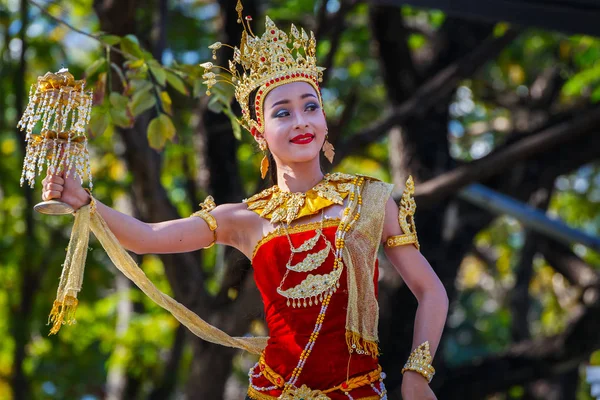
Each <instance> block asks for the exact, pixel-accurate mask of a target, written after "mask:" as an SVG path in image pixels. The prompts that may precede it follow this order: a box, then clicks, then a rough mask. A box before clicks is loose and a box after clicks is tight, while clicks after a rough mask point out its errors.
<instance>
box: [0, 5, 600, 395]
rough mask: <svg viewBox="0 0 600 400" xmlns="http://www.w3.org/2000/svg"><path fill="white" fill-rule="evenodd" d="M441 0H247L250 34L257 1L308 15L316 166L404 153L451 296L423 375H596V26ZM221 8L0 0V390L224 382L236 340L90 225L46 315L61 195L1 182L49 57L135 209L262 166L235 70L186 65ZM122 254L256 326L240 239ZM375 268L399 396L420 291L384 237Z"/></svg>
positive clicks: (471, 381) (200, 389) (599, 109)
mask: <svg viewBox="0 0 600 400" xmlns="http://www.w3.org/2000/svg"><path fill="white" fill-rule="evenodd" d="M407 3H410V4H407ZM444 3H448V4H451V2H439V6H438V5H437V3H436V2H435V1H428V2H423V3H419V2H418V1H413V2H401V1H397V2H395V3H394V2H391V1H390V2H386V3H383V2H382V3H379V2H373V3H370V2H367V1H365V0H316V1H315V2H312V1H308V0H286V1H283V0H273V1H258V0H246V1H245V2H244V6H245V11H244V14H245V15H251V16H252V18H253V29H254V31H255V32H256V33H257V34H260V33H262V32H263V31H264V16H265V15H266V14H268V15H269V16H270V17H271V18H272V19H273V20H274V21H275V22H276V23H277V24H278V26H279V27H280V28H281V29H284V30H288V29H289V25H290V23H295V24H296V25H298V26H302V27H304V28H305V29H307V30H313V31H314V32H315V34H316V36H317V40H318V54H317V56H318V59H319V61H320V63H319V64H320V65H322V66H324V67H326V68H327V70H326V72H325V82H324V83H323V87H324V89H323V97H324V100H325V102H326V106H325V108H326V112H327V117H328V123H329V132H330V137H331V139H332V141H333V144H334V145H335V147H336V161H335V164H334V165H333V166H330V165H329V164H323V165H325V166H326V168H327V169H328V170H330V169H331V170H335V171H343V172H347V173H361V174H365V175H370V176H374V177H377V178H380V179H383V180H385V181H388V182H393V183H395V184H396V190H397V193H396V194H397V195H398V194H400V193H401V191H402V189H403V187H404V181H405V179H406V177H407V175H408V174H409V173H410V174H412V175H413V176H414V178H415V181H416V186H417V195H416V200H417V206H418V209H417V215H416V222H417V228H418V232H419V237H420V242H421V251H422V252H423V254H424V255H425V257H426V258H427V259H428V260H429V262H430V263H431V264H432V265H433V267H434V269H435V270H436V272H437V273H438V274H439V276H440V278H441V279H442V281H443V282H444V284H445V286H446V289H447V291H448V294H449V297H450V301H451V308H450V314H449V318H448V323H447V327H446V330H445V332H444V337H443V343H442V347H441V348H440V351H439V353H438V356H437V357H436V363H435V366H436V369H437V371H438V372H437V374H436V377H435V379H434V380H433V382H432V386H433V388H434V389H435V391H436V393H437V394H438V397H439V398H440V399H461V400H469V399H494V400H503V399H578V400H584V399H591V398H592V397H591V395H590V387H589V386H588V384H587V383H586V379H585V378H586V373H585V371H586V369H585V367H586V366H587V365H588V364H590V363H592V364H594V363H597V364H599V365H600V357H597V356H596V355H595V354H594V351H595V350H596V349H600V334H599V331H600V292H599V290H600V279H599V278H600V276H599V269H600V255H599V251H600V245H599V239H598V236H599V229H600V163H599V160H600V138H599V137H598V130H599V128H600V103H599V100H600V63H599V60H600V39H598V38H596V37H594V36H591V35H593V34H594V31H593V29H594V27H593V26H592V25H590V24H588V23H587V22H589V21H590V20H592V21H598V18H597V17H598V16H600V14H599V11H598V8H597V6H595V5H594V2H591V1H583V0H580V1H578V2H574V3H579V4H580V7H579V8H577V7H575V8H574V9H570V10H569V2H567V1H564V2H556V1H551V2H550V1H547V2H546V4H544V2H521V3H520V4H522V5H525V4H526V3H527V4H530V3H537V6H535V7H533V8H529V9H522V10H519V9H513V11H512V12H511V11H510V10H508V11H507V10H506V9H502V10H501V9H500V8H498V9H494V6H493V4H494V2H491V1H490V2H486V3H485V4H487V5H488V7H486V10H483V11H482V10H478V9H476V7H473V8H467V10H466V11H465V10H464V9H463V10H459V9H452V8H449V7H446V8H445V5H446V6H448V4H445V5H444ZM498 3H500V2H498ZM584 3H585V4H584ZM453 4H455V5H456V4H461V2H457V3H453ZM482 4H483V3H482ZM423 6H425V7H440V8H441V9H436V8H424V7H423ZM561 7H563V8H561ZM234 8H235V0H219V1H211V0H178V1H173V0H172V1H168V0H148V1H140V0H120V1H111V0H93V1H92V0H63V1H45V0H35V1H26V0H3V1H2V2H0V91H1V93H2V95H0V153H1V157H0V232H1V236H0V338H1V339H0V399H19V400H21V399H82V400H94V399H112V400H120V399H215V400H218V399H225V400H234V399H242V398H243V396H244V393H245V390H246V387H247V384H248V380H247V379H248V378H247V371H248V368H249V367H250V366H252V365H253V363H254V362H255V359H254V358H253V357H252V356H250V355H248V354H242V353H240V352H239V351H234V350H232V349H228V348H224V347H219V346H215V345H210V344H208V343H206V342H202V341H200V340H198V339H197V338H196V337H194V336H193V335H192V334H190V333H189V332H188V331H187V329H185V328H183V327H182V326H180V325H179V323H178V322H177V321H176V320H175V319H174V318H173V317H172V316H171V315H170V314H168V313H167V312H165V311H164V310H162V309H161V308H160V307H158V306H156V305H155V304H154V303H152V302H151V301H150V300H149V299H147V298H146V297H145V296H144V295H143V294H142V293H141V292H140V291H139V290H138V289H137V288H136V287H133V286H132V285H131V284H130V282H129V281H128V280H127V279H126V278H124V277H123V275H122V274H121V273H120V272H118V271H117V270H116V268H115V267H114V266H113V265H112V264H111V262H110V261H109V260H108V257H107V256H106V254H105V253H104V251H103V249H102V247H101V246H100V245H99V243H98V242H96V241H95V240H92V241H91V242H90V249H89V256H88V262H87V267H86V274H85V279H84V285H83V290H82V292H81V293H80V305H79V308H78V310H77V324H76V325H73V326H68V327H63V328H62V329H61V331H60V332H59V334H58V335H56V336H52V337H48V332H49V327H48V326H46V323H47V316H48V314H49V311H50V308H51V305H52V301H53V300H54V296H55V293H56V289H57V285H58V279H59V276H60V271H61V264H62V262H63V260H64V257H65V248H66V246H67V243H68V238H69V234H70V229H71V227H72V221H73V219H72V217H70V216H62V217H52V216H44V215H41V214H37V213H35V212H33V210H32V207H33V205H34V204H35V203H37V202H38V201H40V193H41V190H40V186H41V184H40V181H41V179H38V182H37V185H36V187H35V189H33V190H31V189H29V188H22V187H20V186H19V177H20V174H21V168H22V163H23V156H24V148H25V144H24V140H23V139H24V134H22V133H20V132H18V130H17V129H16V128H15V126H16V124H17V121H18V119H19V118H20V115H21V114H22V112H23V110H24V107H25V106H26V104H27V100H28V97H27V96H28V91H29V86H30V85H31V84H32V83H34V82H35V81H36V78H37V77H38V76H40V75H43V74H44V73H46V72H47V71H52V72H55V71H57V70H58V69H60V68H61V66H66V67H68V68H69V69H70V71H71V72H72V73H73V74H74V75H75V77H76V78H78V79H79V78H83V77H85V78H86V79H87V81H88V84H89V86H91V87H93V88H94V93H95V95H94V111H93V115H92V119H91V122H90V129H89V135H90V151H91V152H92V172H93V177H94V194H95V196H96V197H97V198H98V199H100V200H101V201H103V202H104V203H106V204H108V205H111V206H113V207H115V208H117V209H119V210H121V211H123V212H126V213H129V214H132V215H135V216H136V217H138V218H140V219H142V220H144V221H149V222H156V221H162V220H166V219H173V218H178V217H181V216H188V215H189V214H190V213H192V212H193V211H195V210H196V209H197V204H198V203H199V202H201V201H202V200H203V199H204V197H205V196H207V195H208V194H211V195H213V196H214V198H215V200H216V202H217V204H222V203H226V202H239V201H240V200H241V199H243V198H245V197H247V196H249V195H251V194H253V193H255V192H256V191H258V190H259V189H261V188H263V187H265V186H266V185H268V184H269V183H268V182H262V181H261V180H260V176H259V164H260V159H261V157H262V156H261V154H260V153H259V151H258V149H257V148H256V146H255V143H254V142H253V139H252V138H251V136H250V135H248V134H247V133H246V132H242V131H241V130H240V129H239V127H238V126H236V125H235V124H232V123H231V122H232V121H231V119H232V118H233V117H234V115H235V113H237V112H238V109H237V108H236V105H235V104H233V103H230V100H231V96H232V92H231V89H228V88H224V87H223V88H220V87H218V88H216V90H215V95H214V96H212V97H211V98H208V97H207V96H206V95H205V94H204V92H205V87H204V86H203V85H202V84H201V82H202V79H201V75H202V73H203V70H202V69H201V68H200V67H199V66H198V64H199V63H201V62H204V61H209V60H211V56H212V53H211V51H210V50H209V49H208V48H207V46H208V45H210V44H211V43H214V42H215V41H221V42H223V43H230V44H237V43H239V37H240V32H241V31H240V25H238V24H237V23H236V19H237V15H236V13H235V11H234ZM573 10H575V11H577V10H578V11H581V12H580V13H579V14H577V15H578V17H577V18H579V19H573V18H575V17H574V15H575V14H570V13H569V12H570V11H573ZM545 12H550V14H545ZM574 21H575V22H574ZM546 22H548V23H546ZM561 22H564V24H561ZM563 28H564V29H563ZM598 34H599V35H600V33H598ZM228 56H229V54H227V53H226V52H223V53H222V57H223V58H221V59H219V62H221V63H224V62H226V61H225V60H226V59H227V57H228ZM136 259H137V261H138V262H139V264H140V266H141V267H142V269H143V270H144V271H145V273H146V274H147V275H148V276H149V277H150V278H151V279H152V280H153V281H154V282H155V283H156V284H157V286H158V287H159V288H160V289H161V290H163V291H164V292H166V293H168V294H170V295H172V296H174V297H175V298H176V299H177V300H178V301H180V302H182V303H183V304H185V305H186V306H188V307H189V308H190V309H192V310H193V311H194V312H196V313H197V314H198V315H200V316H202V317H203V318H204V319H206V320H208V321H210V322H211V323H213V324H214V325H216V326H218V327H220V328H222V329H224V330H226V331H227V332H228V333H230V334H234V335H244V334H265V333H266V332H265V327H264V324H263V322H262V304H261V302H260V298H259V297H258V293H257V290H256V288H255V286H254V284H253V280H252V270H251V267H250V263H249V261H247V260H245V259H244V257H243V256H242V255H241V254H240V253H238V252H236V251H234V250H231V249H228V248H224V247H222V246H215V247H213V248H211V249H209V250H204V251H200V252H196V253H189V254H180V255H161V256H154V255H147V256H139V257H136ZM380 276H381V280H380V308H381V318H380V339H381V350H382V357H381V364H382V366H383V368H384V370H385V371H386V373H387V376H388V378H387V382H386V384H387V387H388V391H389V398H390V399H400V398H401V396H400V383H401V374H400V370H401V368H402V365H403V364H404V362H405V360H406V358H407V356H408V354H409V352H410V346H411V338H412V325H413V320H414V314H415V308H416V302H415V300H414V298H413V296H412V295H411V293H410V291H409V290H408V289H407V288H406V286H405V285H404V284H403V282H402V280H401V279H400V277H399V276H398V275H397V274H396V273H395V272H394V270H393V268H392V267H391V266H390V265H389V264H387V262H386V260H385V256H383V255H382V256H381V274H380ZM596 359H598V360H596Z"/></svg>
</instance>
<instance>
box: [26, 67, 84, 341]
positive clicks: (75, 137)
mask: <svg viewBox="0 0 600 400" xmlns="http://www.w3.org/2000/svg"><path fill="white" fill-rule="evenodd" d="M91 109H92V92H91V91H85V81H83V80H80V81H76V80H75V78H74V77H73V75H71V74H70V73H69V71H68V70H67V69H64V68H63V69H61V70H60V71H58V72H57V73H56V74H53V73H50V72H48V73H46V75H44V76H40V77H38V81H37V83H34V84H33V85H31V90H30V92H29V104H27V108H26V109H25V112H24V113H23V116H22V117H21V120H20V121H19V123H18V125H17V127H18V128H19V129H20V130H21V131H25V132H26V136H25V141H26V142H27V150H26V152H25V161H24V163H23V173H22V175H21V186H23V184H24V183H25V181H27V183H28V184H29V186H30V187H33V185H34V183H35V177H36V175H41V174H42V173H43V167H44V165H46V167H47V173H50V174H61V173H63V172H64V173H65V176H67V175H68V174H75V175H76V176H78V177H79V179H80V181H81V183H83V180H84V179H87V181H88V182H89V187H90V189H91V188H92V174H91V168H90V156H89V153H88V149H87V137H86V134H85V128H86V126H87V124H88V122H89V120H90V114H91ZM34 131H35V132H34ZM89 230H90V206H85V207H82V208H81V209H80V210H78V211H77V212H76V213H75V224H74V226H73V230H72V232H71V240H70V241H69V247H68V248H67V255H66V259H65V263H64V264H63V270H62V274H61V277H60V282H59V286H58V290H57V293H56V300H55V301H54V304H53V306H52V310H51V311H50V316H49V317H48V324H49V325H52V328H51V329H50V334H56V333H57V332H58V330H59V329H60V327H61V326H62V325H65V324H67V325H70V324H73V323H75V310H76V309H77V303H78V301H77V293H78V292H79V291H80V290H81V284H82V281H83V271H84V267H85V259H86V255H87V250H88V242H89V236H90V234H89Z"/></svg>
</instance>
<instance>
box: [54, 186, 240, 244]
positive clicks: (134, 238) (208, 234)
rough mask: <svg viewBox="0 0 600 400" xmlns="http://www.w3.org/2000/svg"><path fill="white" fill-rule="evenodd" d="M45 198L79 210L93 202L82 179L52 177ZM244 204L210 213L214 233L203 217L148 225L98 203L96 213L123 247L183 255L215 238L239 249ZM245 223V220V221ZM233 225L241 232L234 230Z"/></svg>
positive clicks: (209, 242)
mask: <svg viewBox="0 0 600 400" xmlns="http://www.w3.org/2000/svg"><path fill="white" fill-rule="evenodd" d="M42 198H43V199H44V200H50V199H60V200H61V201H63V202H65V203H67V204H69V205H70V206H72V207H73V208H74V209H75V210H78V209H79V208H80V207H82V206H84V205H86V204H88V203H89V202H90V195H89V194H88V192H87V191H85V190H84V189H83V188H82V187H81V184H80V183H79V180H78V179H75V178H74V177H73V176H69V177H66V178H63V177H62V176H59V175H48V176H46V178H45V179H44V180H43V192H42ZM245 208H246V207H245V206H244V205H243V204H224V205H222V206H218V207H216V208H215V209H214V210H212V211H211V212H210V214H211V215H212V216H213V217H214V218H215V221H216V223H217V229H216V231H215V233H216V235H215V233H213V231H211V230H210V228H209V226H208V224H207V222H206V221H205V220H204V219H203V218H200V217H188V218H181V219H176V220H171V221H164V222H159V223H146V222H143V221H140V220H138V219H136V218H134V217H132V216H129V215H126V214H123V213H121V212H119V211H116V210H113V209H112V208H110V207H108V206H106V205H105V204H102V203H101V202H100V201H98V200H96V209H97V211H98V212H99V213H100V215H102V218H104V220H105V221H106V223H107V224H108V226H109V228H110V230H111V231H112V232H113V234H114V235H115V236H116V238H117V239H118V240H119V242H120V243H121V245H122V246H123V247H124V248H126V249H127V250H130V251H132V252H134V253H137V254H148V253H152V254H161V253H183V252H188V251H193V250H198V249H201V248H203V247H207V246H210V245H211V244H212V243H213V242H214V241H215V237H216V239H217V242H218V243H221V244H226V245H230V246H234V247H239V243H238V242H239V240H240V238H241V237H240V235H239V231H240V228H241V227H240V219H239V218H236V216H238V214H240V213H243V210H245ZM236 219H238V222H237V223H235V220H236ZM242 220H243V218H242ZM233 225H235V226H236V227H237V229H232V227H233Z"/></svg>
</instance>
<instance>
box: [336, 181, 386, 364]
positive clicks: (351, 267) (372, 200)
mask: <svg viewBox="0 0 600 400" xmlns="http://www.w3.org/2000/svg"><path fill="white" fill-rule="evenodd" d="M392 188H393V185H390V184H388V183H384V182H380V181H375V180H366V181H365V185H364V187H363V191H362V207H361V211H360V218H359V219H358V221H356V224H355V225H354V227H353V228H352V229H351V230H350V232H348V236H347V239H346V242H347V243H348V246H346V247H345V248H344V254H343V256H344V265H345V266H346V271H347V276H348V310H347V313H346V343H347V344H348V351H350V352H357V353H359V354H369V355H371V356H372V357H377V356H378V355H379V349H378V347H377V342H378V335H377V325H378V323H379V305H378V304H377V298H376V297H375V283H374V282H373V276H374V273H375V263H376V260H377V250H378V248H379V244H380V242H381V235H382V232H383V222H384V217H385V213H384V212H383V210H385V203H386V202H387V200H388V199H389V197H390V194H391V193H392Z"/></svg>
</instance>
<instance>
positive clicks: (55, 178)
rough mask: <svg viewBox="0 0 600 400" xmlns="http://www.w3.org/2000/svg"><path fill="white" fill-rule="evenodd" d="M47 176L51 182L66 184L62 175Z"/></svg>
mask: <svg viewBox="0 0 600 400" xmlns="http://www.w3.org/2000/svg"><path fill="white" fill-rule="evenodd" d="M46 178H47V179H48V182H50V183H56V184H59V185H64V184H65V180H64V178H63V177H62V176H60V175H48V176H47V177H46Z"/></svg>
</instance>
